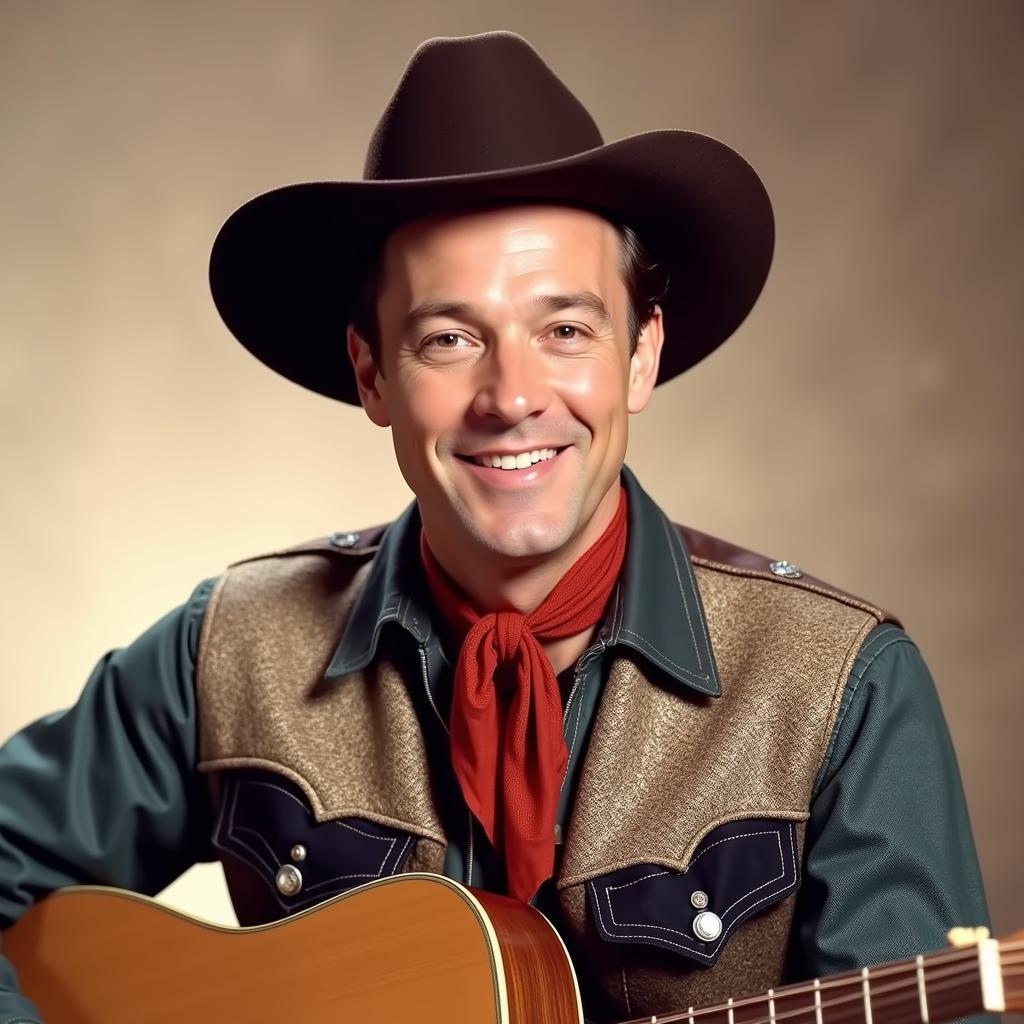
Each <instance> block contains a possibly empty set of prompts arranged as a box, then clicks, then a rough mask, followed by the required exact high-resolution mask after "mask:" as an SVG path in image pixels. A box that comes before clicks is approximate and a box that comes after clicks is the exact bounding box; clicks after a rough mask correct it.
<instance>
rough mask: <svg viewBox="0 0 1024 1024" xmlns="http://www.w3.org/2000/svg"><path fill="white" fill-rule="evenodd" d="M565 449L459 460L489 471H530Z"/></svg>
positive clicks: (470, 456)
mask: <svg viewBox="0 0 1024 1024" xmlns="http://www.w3.org/2000/svg"><path fill="white" fill-rule="evenodd" d="M564 450H565V448H535V449H533V450H531V451H523V452H507V453H502V454H498V453H490V452H486V453H484V454H482V455H460V456H459V458H460V459H463V460H464V461H466V462H472V463H474V464H476V465H477V466H484V467H486V468H487V469H505V470H512V469H529V468H530V466H535V465H536V464H537V463H538V462H547V461H548V460H549V459H553V458H554V457H555V456H556V455H559V454H560V453H561V452H563V451H564Z"/></svg>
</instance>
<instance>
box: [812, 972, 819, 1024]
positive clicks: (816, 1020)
mask: <svg viewBox="0 0 1024 1024" xmlns="http://www.w3.org/2000/svg"><path fill="white" fill-rule="evenodd" d="M814 1024H821V981H819V980H818V979H817V978H815V979H814Z"/></svg>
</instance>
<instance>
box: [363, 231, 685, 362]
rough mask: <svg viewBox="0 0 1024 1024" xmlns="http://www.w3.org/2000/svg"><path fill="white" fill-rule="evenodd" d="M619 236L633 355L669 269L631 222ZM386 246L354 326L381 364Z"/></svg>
mask: <svg viewBox="0 0 1024 1024" xmlns="http://www.w3.org/2000/svg"><path fill="white" fill-rule="evenodd" d="M613 226H614V228H615V230H616V232H617V233H618V236H619V254H620V271H621V273H622V281H623V284H625V286H626V296H627V298H628V300H629V309H628V312H627V319H626V330H627V333H628V334H629V354H630V355H632V354H633V353H634V352H635V351H636V345H637V340H638V339H639V337H640V332H641V331H642V330H643V329H644V328H645V327H646V326H647V324H648V322H649V321H650V319H651V316H652V315H653V313H654V307H655V306H656V305H657V304H658V303H659V302H660V301H661V300H662V298H663V297H664V295H665V292H666V291H667V290H668V285H669V281H668V271H667V270H666V269H665V267H664V266H663V265H662V264H660V263H659V262H658V261H657V260H656V259H655V258H654V256H653V255H652V254H651V253H650V252H649V250H648V249H647V247H646V246H645V245H644V243H643V242H642V241H641V240H640V237H639V235H637V233H636V232H635V231H634V230H633V229H632V228H631V227H630V226H629V225H628V224H613ZM383 256H384V245H383V243H381V245H380V246H379V247H378V248H377V250H376V252H375V253H374V254H373V256H372V258H371V259H370V261H369V263H368V264H367V270H366V273H364V274H363V275H362V277H361V278H360V279H359V280H358V281H357V282H356V285H355V288H354V289H353V292H352V295H353V302H352V326H353V327H354V328H355V329H356V332H357V333H358V334H359V335H360V337H362V338H363V339H364V340H365V341H366V343H367V344H368V345H369V346H370V351H371V353H373V359H374V362H376V363H377V365H378V367H379V366H380V324H379V322H378V320H377V296H378V294H379V293H380V284H381V271H382V269H383Z"/></svg>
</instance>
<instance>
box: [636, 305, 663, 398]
mask: <svg viewBox="0 0 1024 1024" xmlns="http://www.w3.org/2000/svg"><path fill="white" fill-rule="evenodd" d="M664 341H665V325H664V322H663V319H662V315H661V306H655V307H654V312H653V313H652V314H651V319H650V320H648V321H647V323H646V324H645V325H644V328H643V330H642V331H641V332H640V336H639V337H638V338H637V341H636V351H635V352H634V353H633V356H632V358H631V359H630V362H629V393H628V395H627V401H626V405H627V408H628V409H629V411H630V412H631V413H634V412H642V411H643V410H644V409H645V408H646V407H647V403H648V402H649V401H650V399H651V393H652V392H653V391H654V385H655V384H657V382H658V367H659V366H660V365H661V346H662V344H663V343H664Z"/></svg>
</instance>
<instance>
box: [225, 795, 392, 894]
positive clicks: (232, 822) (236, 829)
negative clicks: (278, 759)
mask: <svg viewBox="0 0 1024 1024" xmlns="http://www.w3.org/2000/svg"><path fill="white" fill-rule="evenodd" d="M242 786H265V787H266V788H267V789H275V790H277V792H278V793H283V794H284V795H285V796H286V797H288V798H289V799H291V800H294V801H295V803H297V804H298V805H299V806H300V807H301V808H302V809H303V811H305V812H306V814H307V815H308V814H309V809H308V808H307V807H306V805H305V804H304V803H303V802H302V801H301V800H300V799H299V798H298V797H297V796H296V795H295V794H294V793H289V792H288V790H287V789H285V788H284V787H283V786H278V785H277V784H276V783H273V782H264V781H262V780H260V779H246V780H244V781H243V782H240V783H238V784H237V785H236V786H235V796H234V800H233V801H232V804H231V817H230V820H229V822H228V829H229V830H230V832H246V833H248V834H249V835H252V836H255V837H256V838H257V839H259V840H260V842H261V843H263V845H264V846H265V847H266V848H267V850H269V851H270V856H271V857H272V858H273V859H274V860H275V861H276V860H277V854H275V853H274V850H273V848H272V847H271V846H270V844H269V843H268V842H267V841H266V839H264V838H263V836H262V835H260V833H259V832H256V831H255V830H254V829H251V828H246V827H245V826H244V825H235V811H236V810H237V807H238V794H239V792H240V791H241V789H242ZM333 824H335V825H340V826H341V827H342V828H347V829H349V830H351V831H352V832H356V833H358V834H359V835H361V836H365V837H366V838H367V839H376V840H377V842H379V843H387V844H388V849H387V852H386V853H385V854H384V859H383V860H382V861H381V863H380V867H379V868H377V873H376V874H373V873H369V872H367V873H362V874H354V875H338V876H337V878H333V879H328V881H337V880H338V879H341V878H379V877H380V874H381V872H382V871H383V870H384V864H385V863H386V862H387V859H388V857H389V856H390V854H391V851H392V850H393V849H394V848H395V843H397V842H398V837H397V836H395V837H394V838H391V839H389V838H388V837H387V836H374V835H371V834H370V833H369V832H364V831H363V830H362V829H361V828H357V827H356V826H355V825H350V824H349V823H348V822H347V821H335V822H333ZM238 842H239V843H241V844H242V846H244V847H245V848H246V849H247V850H249V851H250V852H251V853H252V854H253V856H254V857H256V858H257V859H258V860H259V861H260V863H261V864H262V865H263V866H264V867H267V868H268V870H269V871H271V872H272V873H273V872H274V871H276V870H277V869H276V868H274V867H268V865H267V862H266V861H265V860H263V858H262V857H260V855H259V854H258V853H257V852H256V851H255V850H254V849H253V848H252V847H251V846H250V845H249V844H248V843H247V842H246V841H245V840H244V839H241V838H239V840H238ZM326 884H327V883H326V882H318V883H317V884H316V886H308V887H307V888H308V889H309V890H312V889H314V888H317V887H319V886H322V885H326Z"/></svg>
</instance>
